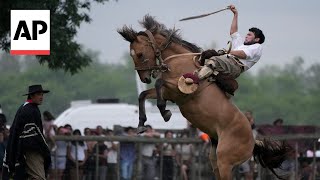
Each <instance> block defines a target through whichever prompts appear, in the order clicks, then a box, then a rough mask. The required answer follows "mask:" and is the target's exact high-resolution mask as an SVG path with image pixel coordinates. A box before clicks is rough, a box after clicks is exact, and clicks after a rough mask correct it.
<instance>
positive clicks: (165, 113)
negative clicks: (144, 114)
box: [155, 79, 172, 122]
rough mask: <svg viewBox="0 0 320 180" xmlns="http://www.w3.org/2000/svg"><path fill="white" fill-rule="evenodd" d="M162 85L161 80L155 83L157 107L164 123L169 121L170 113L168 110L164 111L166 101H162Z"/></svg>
mask: <svg viewBox="0 0 320 180" xmlns="http://www.w3.org/2000/svg"><path fill="white" fill-rule="evenodd" d="M163 84H164V81H163V80H162V79H157V80H156V82H155V88H156V92H157V107H158V108H159V110H160V113H161V116H162V117H163V119H164V121H165V122H167V121H169V120H170V118H171V116H172V113H171V111H170V110H166V105H167V104H166V100H164V99H163V96H162V93H161V87H162V85H163Z"/></svg>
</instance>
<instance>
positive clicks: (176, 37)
mask: <svg viewBox="0 0 320 180" xmlns="http://www.w3.org/2000/svg"><path fill="white" fill-rule="evenodd" d="M140 24H141V25H142V26H143V27H144V28H146V29H147V30H149V31H150V32H152V33H159V34H161V35H162V36H164V37H165V38H170V37H171V40H172V41H173V42H175V43H177V44H181V45H182V46H184V47H185V48H187V49H189V50H190V51H192V52H200V51H201V48H200V47H198V46H197V45H195V44H193V43H190V42H188V41H185V40H183V39H182V38H181V36H180V34H178V31H179V30H176V29H168V28H167V27H166V26H165V25H164V24H161V23H159V22H157V21H156V20H155V18H154V17H152V16H150V15H148V14H147V15H145V16H144V18H143V20H142V21H140Z"/></svg>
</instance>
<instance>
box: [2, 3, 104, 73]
mask: <svg viewBox="0 0 320 180" xmlns="http://www.w3.org/2000/svg"><path fill="white" fill-rule="evenodd" d="M94 1H95V2H98V3H104V2H106V1H108V0H94ZM90 7H91V2H90V0H66V1H63V0H41V1H39V0H1V3H0V50H1V49H2V50H5V51H9V45H10V35H9V32H10V10H11V9H21V10H23V9H34V10H37V9H49V10H50V12H51V17H50V18H51V24H50V26H51V40H50V47H51V53H50V56H36V57H37V59H38V61H39V62H40V64H45V63H46V64H47V65H48V67H49V68H50V69H53V70H57V69H63V70H64V71H67V72H70V73H71V74H74V73H77V72H79V71H80V70H81V69H82V68H83V67H86V66H88V65H89V64H90V62H91V61H92V59H91V58H90V56H89V55H88V54H87V53H86V52H84V51H83V47H82V46H81V45H80V44H79V43H77V42H76V41H75V40H74V38H75V36H76V34H77V29H78V28H79V27H80V24H81V23H83V22H85V23H89V22H90V21H91V19H90V17H89V15H88V12H89V11H90Z"/></svg>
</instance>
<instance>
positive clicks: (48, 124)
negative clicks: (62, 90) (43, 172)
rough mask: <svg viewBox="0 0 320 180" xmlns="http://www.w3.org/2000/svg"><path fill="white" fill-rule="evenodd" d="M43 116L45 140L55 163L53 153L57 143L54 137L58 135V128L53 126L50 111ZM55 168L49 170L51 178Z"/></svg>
mask: <svg viewBox="0 0 320 180" xmlns="http://www.w3.org/2000/svg"><path fill="white" fill-rule="evenodd" d="M42 115H43V121H42V125H43V132H44V138H45V139H46V141H47V144H48V146H49V149H50V151H51V159H52V161H53V160H54V157H53V151H54V150H55V142H54V139H53V136H54V135H55V134H56V133H55V127H56V126H55V125H54V124H53V120H54V117H53V115H52V114H51V113H50V112H49V111H44V112H43V114H42ZM53 168H54V167H53V166H51V167H50V169H49V176H50V177H51V176H54V172H53Z"/></svg>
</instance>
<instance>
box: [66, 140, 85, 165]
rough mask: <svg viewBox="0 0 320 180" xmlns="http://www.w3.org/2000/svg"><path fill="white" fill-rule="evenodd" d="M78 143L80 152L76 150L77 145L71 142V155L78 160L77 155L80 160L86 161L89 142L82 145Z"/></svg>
mask: <svg viewBox="0 0 320 180" xmlns="http://www.w3.org/2000/svg"><path fill="white" fill-rule="evenodd" d="M76 144H77V150H78V152H76V146H75V145H73V144H72V143H71V142H70V143H69V146H70V148H71V149H70V152H71V157H72V158H73V159H74V160H76V157H77V158H78V161H84V158H85V151H86V150H87V149H88V147H87V144H86V143H84V146H81V145H80V144H79V143H78V142H76Z"/></svg>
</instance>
